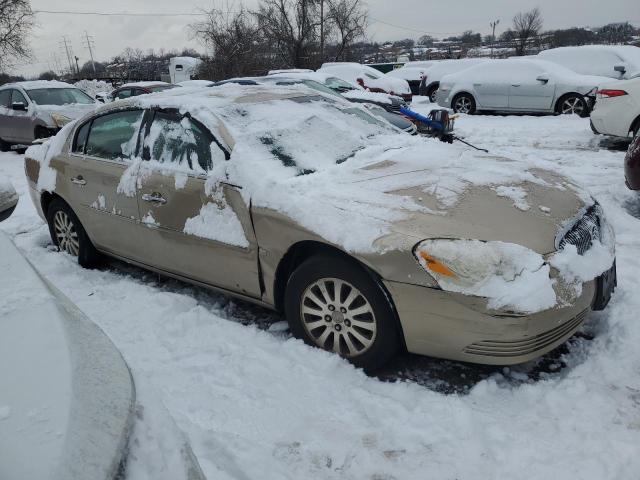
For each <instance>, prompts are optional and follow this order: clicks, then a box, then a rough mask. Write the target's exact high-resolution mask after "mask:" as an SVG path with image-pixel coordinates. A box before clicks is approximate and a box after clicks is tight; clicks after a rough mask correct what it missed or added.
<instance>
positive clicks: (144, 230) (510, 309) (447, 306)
mask: <svg viewBox="0 0 640 480" xmlns="http://www.w3.org/2000/svg"><path fill="white" fill-rule="evenodd" d="M178 90H179V91H178ZM26 173H27V177H28V180H29V185H30V190H31V197H32V199H33V201H34V203H35V206H36V208H37V210H38V212H39V214H40V215H41V216H42V218H43V219H45V220H46V221H47V222H48V224H49V228H50V232H51V237H52V239H53V242H54V243H55V244H56V245H57V246H58V247H59V248H60V250H61V251H64V252H66V253H68V254H71V255H73V256H75V257H77V258H78V261H79V263H80V264H81V265H83V266H87V267H89V266H91V265H93V264H95V262H96V261H98V260H99V257H100V256H101V255H108V256H111V257H115V258H119V259H122V260H124V261H127V262H130V263H132V264H135V265H139V266H142V267H144V268H148V269H151V270H154V271H157V272H160V273H162V274H165V275H168V276H172V277H175V278H178V279H181V280H184V281H187V282H191V283H194V284H197V285H201V286H205V287H209V288H213V289H216V290H218V291H222V292H225V293H228V294H231V295H234V296H237V297H240V298H243V299H246V300H249V301H252V302H256V303H258V304H260V305H263V306H265V307H268V308H273V309H276V310H278V311H281V312H283V313H284V314H285V315H286V318H287V320H288V322H289V324H290V327H291V331H292V333H293V334H294V335H295V336H296V337H299V338H302V339H304V341H306V342H307V343H309V344H311V345H315V346H318V347H320V348H323V349H326V350H328V351H333V352H336V353H338V354H340V355H342V356H344V357H346V358H349V359H350V360H351V361H352V362H353V363H354V364H356V365H358V366H362V367H365V368H367V369H374V368H377V367H379V366H381V365H382V364H384V363H385V362H386V361H388V360H389V359H390V358H391V357H392V356H393V355H394V354H395V353H396V352H397V351H399V350H400V349H406V350H408V351H410V352H414V353H418V354H423V355H431V356H436V357H442V358H449V359H456V360H463V361H469V362H476V363H488V364H513V363H519V362H523V361H527V360H530V359H533V358H535V357H537V356H539V355H541V354H543V353H545V352H547V351H549V350H551V349H553V348H555V347H556V346H558V345H559V344H561V343H563V342H564V341H565V340H566V339H567V338H569V337H570V336H571V335H572V334H573V333H574V332H575V331H576V330H577V329H578V328H579V327H580V325H581V323H582V321H583V320H584V318H585V317H586V315H587V314H588V313H589V311H590V310H591V309H593V308H595V309H602V308H604V307H605V306H606V304H607V302H608V300H609V298H610V296H611V292H612V290H613V288H614V286H615V266H614V264H613V246H612V245H613V240H612V232H611V230H610V227H609V226H608V224H607V223H606V220H605V219H604V216H603V215H602V211H601V208H600V207H599V206H598V205H597V203H596V202H595V201H594V200H593V199H591V198H590V197H589V196H588V195H587V194H585V193H584V192H580V191H579V190H578V189H576V188H575V187H574V186H573V185H572V184H571V183H570V182H568V181H567V180H566V179H564V178H562V177H559V176H557V175H554V174H552V173H550V172H546V171H541V170H536V169H531V168H529V167H528V166H526V165H524V164H522V163H519V162H517V161H510V160H507V159H504V158H499V157H494V156H491V155H484V156H477V155H476V154H471V153H470V151H469V150H468V149H463V148H459V147H457V146H451V145H445V144H442V143H439V142H437V141H434V140H429V139H422V138H413V137H409V136H407V135H405V134H403V133H402V132H400V131H399V130H396V129H394V128H393V127H390V126H389V125H388V124H385V123H384V122H382V121H381V120H380V119H378V118H376V117H373V116H372V115H371V114H370V113H367V111H366V110H363V109H361V108H360V107H359V106H354V105H352V104H350V103H348V102H342V101H341V100H340V99H336V98H333V97H331V98H329V97H328V96H323V95H322V94H318V92H314V91H312V90H308V89H306V88H304V87H282V88H277V89H276V88H273V87H260V86H255V87H243V86H237V85H234V86H223V87H214V88H200V89H186V88H184V89H176V90H173V91H167V92H162V93H158V94H152V95H147V96H143V97H138V98H136V99H130V100H126V101H121V102H115V103H113V104H109V105H106V106H104V107H102V108H101V109H99V110H98V111H97V112H95V113H93V114H91V115H88V116H86V117H84V118H83V119H81V120H79V121H78V122H77V123H75V124H72V125H70V126H68V127H66V128H65V129H64V130H63V131H62V132H60V134H59V135H58V136H57V137H55V138H54V139H53V140H52V141H51V142H50V143H48V144H46V145H44V146H42V147H32V149H30V150H29V151H28V152H27V156H26ZM603 252H604V253H603ZM587 259H588V260H587ZM594 259H595V260H597V262H596V261H595V260H594ZM587 261H588V262H590V263H592V264H594V265H596V264H597V266H596V267H594V268H593V269H592V270H593V271H592V272H591V274H587V276H586V277H585V276H584V275H583V277H580V278H578V277H576V276H571V275H569V274H568V273H567V271H568V270H567V265H569V266H571V265H572V264H574V263H575V264H582V263H584V262H587ZM581 271H584V269H582V270H581Z"/></svg>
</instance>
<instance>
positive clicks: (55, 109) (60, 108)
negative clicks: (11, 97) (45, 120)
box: [30, 103, 101, 120]
mask: <svg viewBox="0 0 640 480" xmlns="http://www.w3.org/2000/svg"><path fill="white" fill-rule="evenodd" d="M100 105H101V104H99V103H89V104H83V103H70V104H67V105H37V104H33V107H31V108H33V112H32V115H34V116H42V115H51V114H52V113H57V114H59V115H64V116H65V117H67V118H70V119H71V120H76V119H78V118H80V117H82V116H83V115H85V114H87V113H89V112H92V111H94V110H95V109H96V108H98V107H99V106H100ZM31 108H30V110H31Z"/></svg>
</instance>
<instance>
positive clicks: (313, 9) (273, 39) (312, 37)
mask: <svg viewBox="0 0 640 480" xmlns="http://www.w3.org/2000/svg"><path fill="white" fill-rule="evenodd" d="M319 7H320V2H319V1H318V0H262V3H261V5H260V7H259V9H258V11H257V12H255V13H256V15H257V18H258V22H259V25H260V28H261V29H262V31H263V33H264V36H265V38H267V39H268V40H269V41H270V43H271V44H272V47H273V49H274V50H275V53H276V54H277V55H278V56H279V57H280V59H281V61H282V66H283V67H293V68H305V67H313V66H315V64H316V63H318V61H317V57H318V45H319V39H320V23H321V17H320V8H319Z"/></svg>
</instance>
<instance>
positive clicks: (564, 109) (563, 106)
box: [556, 94, 589, 117]
mask: <svg viewBox="0 0 640 480" xmlns="http://www.w3.org/2000/svg"><path fill="white" fill-rule="evenodd" d="M588 112H589V111H588V107H587V102H586V100H585V99H584V97H583V96H582V95H577V94H570V95H566V96H564V97H562V98H561V99H560V100H559V101H558V105H557V106H556V113H559V114H561V115H579V116H581V117H584V116H586V115H588Z"/></svg>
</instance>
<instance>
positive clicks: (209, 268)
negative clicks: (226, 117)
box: [138, 111, 261, 298]
mask: <svg viewBox="0 0 640 480" xmlns="http://www.w3.org/2000/svg"><path fill="white" fill-rule="evenodd" d="M227 157H228V154H227V153H226V152H225V151H224V149H223V148H222V147H221V146H220V144H219V143H218V142H217V140H216V138H215V137H214V135H213V134H212V133H211V132H209V131H208V130H207V129H206V128H205V127H204V126H203V125H202V124H200V123H199V122H197V121H196V120H193V119H190V118H188V117H184V116H181V115H179V114H178V113H177V112H175V111H157V112H155V114H154V116H153V119H152V120H151V122H149V124H148V125H147V128H146V137H145V140H144V148H143V158H144V159H145V161H144V162H143V164H142V166H141V167H140V176H139V178H140V190H139V191H138V205H139V209H140V210H139V216H140V218H141V222H142V225H143V232H144V233H143V235H144V241H143V243H144V245H145V249H146V250H145V253H146V257H145V263H147V264H148V265H152V266H155V267H156V268H160V269H162V270H164V271H166V272H169V273H173V274H176V275H180V276H183V277H187V278H190V279H192V280H196V281H198V282H202V283H205V284H209V285H214V286H217V287H220V288H223V289H226V290H230V291H234V292H238V293H241V294H244V295H248V296H251V297H255V298H259V297H260V295H261V289H260V282H259V272H258V255H257V254H258V247H257V243H256V239H255V234H254V232H253V225H252V222H251V216H250V213H249V205H247V203H245V201H244V199H243V198H242V195H241V190H240V188H239V187H238V186H234V185H230V184H228V183H227V182H225V177H224V176H222V177H221V178H218V179H217V180H214V178H211V177H210V176H211V175H212V171H213V170H215V171H216V172H223V171H224V162H226V161H227V160H226V158H227ZM217 175H218V176H220V175H221V174H220V173H218V174H217Z"/></svg>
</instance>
